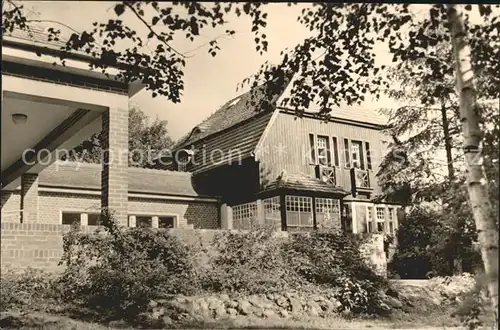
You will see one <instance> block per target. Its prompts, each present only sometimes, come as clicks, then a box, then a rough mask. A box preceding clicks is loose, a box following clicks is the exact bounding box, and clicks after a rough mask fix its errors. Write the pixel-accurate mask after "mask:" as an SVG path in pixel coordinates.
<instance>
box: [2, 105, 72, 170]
mask: <svg viewBox="0 0 500 330" xmlns="http://www.w3.org/2000/svg"><path fill="white" fill-rule="evenodd" d="M2 108H3V111H2V157H1V167H2V171H3V170H5V169H6V168H8V167H9V166H10V165H12V164H13V163H14V162H15V161H16V160H18V159H19V157H20V155H22V153H23V152H24V150H26V149H29V148H33V146H35V145H36V144H37V143H38V142H39V141H41V140H42V139H43V138H44V137H45V136H46V135H47V134H49V133H50V132H51V131H52V130H53V129H54V128H55V126H57V124H59V123H61V122H63V121H64V120H65V119H66V118H68V117H69V116H70V115H71V114H72V113H73V112H74V111H75V110H76V109H73V108H71V107H69V106H65V105H51V104H44V103H40V102H33V101H29V100H22V99H15V98H12V97H6V98H4V100H3V107H2ZM15 113H21V114H25V115H27V116H28V120H27V122H26V123H25V124H20V125H16V124H14V121H13V120H12V115H13V114H15Z"/></svg>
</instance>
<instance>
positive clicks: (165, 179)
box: [39, 162, 215, 199]
mask: <svg viewBox="0 0 500 330" xmlns="http://www.w3.org/2000/svg"><path fill="white" fill-rule="evenodd" d="M39 185H41V186H46V187H57V188H68V189H91V190H99V189H101V165H100V164H89V163H78V162H56V163H54V164H52V165H50V166H49V167H47V168H46V169H45V170H43V171H42V172H40V174H39ZM128 190H129V192H135V193H147V194H160V195H169V196H186V197H213V196H203V195H200V194H199V193H198V192H197V189H196V187H195V186H194V184H193V182H192V177H191V173H187V172H174V171H163V170H152V169H144V168H135V167H129V168H128ZM213 198H214V199H215V197H213Z"/></svg>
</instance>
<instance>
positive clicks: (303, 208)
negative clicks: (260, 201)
mask: <svg viewBox="0 0 500 330" xmlns="http://www.w3.org/2000/svg"><path fill="white" fill-rule="evenodd" d="M285 202H286V223H287V226H289V227H313V214H312V198H311V197H302V196H286V197H285Z"/></svg>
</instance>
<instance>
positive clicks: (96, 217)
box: [87, 213, 101, 226]
mask: <svg viewBox="0 0 500 330" xmlns="http://www.w3.org/2000/svg"><path fill="white" fill-rule="evenodd" d="M87 225H89V226H100V225H101V214H100V213H89V214H88V215H87Z"/></svg>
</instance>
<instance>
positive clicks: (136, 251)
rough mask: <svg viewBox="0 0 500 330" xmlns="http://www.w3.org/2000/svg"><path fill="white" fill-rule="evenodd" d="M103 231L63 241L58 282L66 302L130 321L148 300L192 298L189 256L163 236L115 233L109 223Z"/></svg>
mask: <svg viewBox="0 0 500 330" xmlns="http://www.w3.org/2000/svg"><path fill="white" fill-rule="evenodd" d="M104 226H105V228H104V229H105V231H104V232H96V233H92V234H82V233H79V232H77V231H70V232H69V233H68V234H67V235H65V237H64V255H63V260H62V262H63V263H65V264H66V269H65V271H64V273H63V275H62V277H61V279H60V283H61V284H62V287H63V288H64V295H65V297H67V298H69V299H71V300H74V299H75V297H77V299H78V301H74V303H76V304H78V305H81V306H85V307H88V308H91V309H94V310H99V311H100V312H103V313H106V314H111V315H110V316H121V317H124V318H131V317H134V316H135V315H137V314H138V313H140V312H142V311H143V310H144V309H145V308H146V307H147V304H148V302H149V301H150V300H151V299H155V298H158V297H162V296H165V295H168V294H191V293H193V292H194V291H195V290H196V285H197V283H196V273H195V269H194V266H193V264H192V262H191V258H190V251H189V250H188V248H187V247H186V246H184V245H183V244H181V242H180V241H179V240H178V239H177V238H176V237H174V236H171V235H170V234H169V232H168V231H154V230H151V229H147V228H131V229H122V228H118V227H117V225H116V224H115V222H114V220H113V219H112V218H111V217H110V218H109V219H107V220H106V221H105V223H104Z"/></svg>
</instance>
